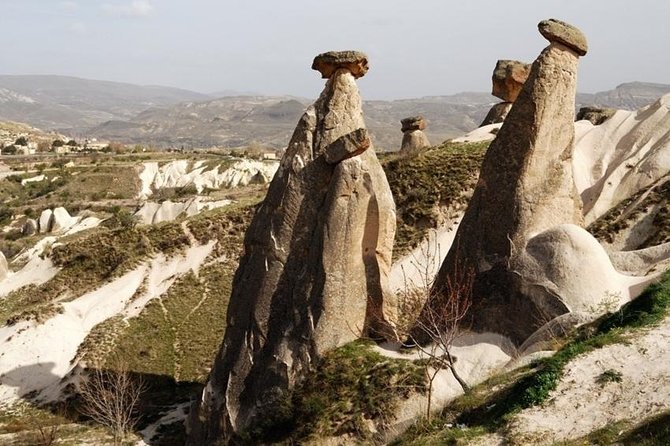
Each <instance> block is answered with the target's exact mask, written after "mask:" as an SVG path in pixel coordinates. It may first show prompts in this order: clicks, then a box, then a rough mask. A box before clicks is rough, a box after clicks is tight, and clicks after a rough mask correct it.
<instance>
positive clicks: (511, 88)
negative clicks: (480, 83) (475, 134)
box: [480, 60, 530, 127]
mask: <svg viewBox="0 0 670 446" xmlns="http://www.w3.org/2000/svg"><path fill="white" fill-rule="evenodd" d="M529 73H530V65H529V64H527V63H523V62H519V61H518V60H499V61H498V62H496V66H495V68H494V69H493V76H492V77H491V80H492V84H493V89H492V91H491V94H492V95H494V96H497V97H499V98H500V99H502V100H503V102H500V103H498V104H496V105H494V106H493V107H491V110H489V112H488V114H487V115H486V117H485V118H484V121H482V123H481V124H480V127H483V126H485V125H489V124H497V123H499V122H503V121H504V120H505V118H506V117H507V114H508V113H509V111H510V109H511V108H512V104H513V103H514V101H516V99H517V97H518V96H519V93H521V88H522V87H523V84H524V83H525V82H526V79H528V74H529Z"/></svg>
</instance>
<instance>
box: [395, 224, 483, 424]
mask: <svg viewBox="0 0 670 446" xmlns="http://www.w3.org/2000/svg"><path fill="white" fill-rule="evenodd" d="M440 260H441V256H440V246H439V243H438V242H437V237H435V239H434V240H431V237H429V238H428V239H427V241H426V244H425V246H423V247H422V249H421V252H420V253H419V255H416V256H414V257H413V260H412V262H411V265H412V267H413V268H415V269H416V271H417V273H418V276H419V280H418V282H417V281H411V283H410V282H408V280H407V276H405V277H406V278H405V291H404V292H403V293H401V299H400V301H401V310H402V303H403V299H404V300H405V301H407V302H408V306H411V308H412V313H413V314H412V316H417V315H418V316H419V317H418V318H417V319H414V318H413V325H414V328H418V329H419V330H420V331H421V332H423V334H425V335H427V337H428V338H429V340H430V342H428V343H421V342H417V340H416V339H414V338H413V337H412V336H411V334H408V337H409V338H410V340H411V341H412V345H413V346H415V347H416V348H418V349H419V351H420V352H421V354H422V356H424V361H423V364H424V366H425V370H426V376H427V377H428V395H427V396H428V406H427V409H426V418H427V419H430V412H431V408H432V396H433V383H434V382H435V378H437V375H438V374H439V372H440V371H441V370H445V369H449V370H450V371H451V373H452V375H453V376H454V378H455V379H456V381H457V382H458V383H459V385H460V386H461V388H462V389H463V391H464V392H467V391H469V390H470V388H469V386H468V384H467V383H466V382H465V380H464V379H463V378H462V377H461V376H460V375H459V373H458V371H457V370H456V357H454V355H453V354H452V347H453V345H454V341H455V340H456V339H458V338H459V337H460V336H461V335H462V334H463V331H464V327H463V325H464V323H465V318H466V315H467V313H468V311H469V310H470V307H471V306H472V289H473V284H474V277H475V274H474V270H473V269H472V268H467V267H465V266H463V264H461V263H457V264H456V265H455V267H454V269H453V271H452V273H451V275H450V276H449V277H448V278H447V280H446V285H445V286H444V287H442V288H441V289H440V290H436V289H435V287H434V286H433V285H434V279H435V271H436V268H435V263H436V262H437V263H439V262H440ZM403 274H404V270H403ZM408 299H409V300H408ZM417 303H420V307H423V309H422V310H421V311H420V313H421V314H420V315H419V314H418V313H419V312H418V311H417V305H416V304H417ZM420 307H419V308H420ZM401 322H404V323H403V324H399V325H403V326H404V328H407V329H408V333H411V330H409V328H410V325H409V324H407V321H401Z"/></svg>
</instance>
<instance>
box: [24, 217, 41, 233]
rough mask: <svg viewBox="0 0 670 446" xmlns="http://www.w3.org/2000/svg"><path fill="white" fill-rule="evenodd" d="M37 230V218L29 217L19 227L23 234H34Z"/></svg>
mask: <svg viewBox="0 0 670 446" xmlns="http://www.w3.org/2000/svg"><path fill="white" fill-rule="evenodd" d="M38 231H39V228H38V226H37V220H35V219H32V218H29V219H27V220H26V221H25V223H23V226H22V227H21V234H23V235H25V236H29V235H34V234H36V233H37V232H38Z"/></svg>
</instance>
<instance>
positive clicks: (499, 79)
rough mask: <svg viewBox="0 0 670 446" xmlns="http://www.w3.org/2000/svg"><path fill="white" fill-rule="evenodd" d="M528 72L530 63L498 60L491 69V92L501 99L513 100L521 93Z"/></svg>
mask: <svg viewBox="0 0 670 446" xmlns="http://www.w3.org/2000/svg"><path fill="white" fill-rule="evenodd" d="M528 74H530V64H527V63H523V62H519V61H518V60H499V61H498V62H496V66H495V68H494V69H493V76H492V79H491V80H492V83H493V88H492V90H491V94H492V95H493V96H497V97H499V98H500V99H502V100H503V102H514V101H516V98H517V97H519V93H521V88H522V87H523V84H524V83H525V82H526V79H528Z"/></svg>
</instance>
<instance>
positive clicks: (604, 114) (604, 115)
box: [576, 107, 616, 125]
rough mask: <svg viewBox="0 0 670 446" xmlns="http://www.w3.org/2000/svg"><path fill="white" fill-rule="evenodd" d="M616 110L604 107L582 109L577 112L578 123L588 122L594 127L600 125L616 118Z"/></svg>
mask: <svg viewBox="0 0 670 446" xmlns="http://www.w3.org/2000/svg"><path fill="white" fill-rule="evenodd" d="M614 113H616V109H614V108H603V107H582V108H580V109H579V111H578V112H577V118H576V120H577V121H581V120H586V121H589V122H590V123H591V124H593V125H600V124H602V123H603V122H605V121H607V120H608V119H609V118H611V117H612V116H614Z"/></svg>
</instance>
